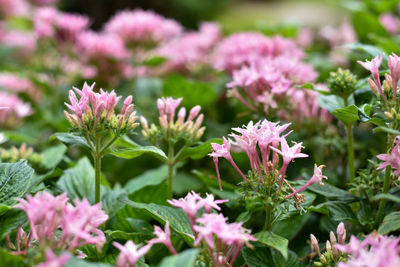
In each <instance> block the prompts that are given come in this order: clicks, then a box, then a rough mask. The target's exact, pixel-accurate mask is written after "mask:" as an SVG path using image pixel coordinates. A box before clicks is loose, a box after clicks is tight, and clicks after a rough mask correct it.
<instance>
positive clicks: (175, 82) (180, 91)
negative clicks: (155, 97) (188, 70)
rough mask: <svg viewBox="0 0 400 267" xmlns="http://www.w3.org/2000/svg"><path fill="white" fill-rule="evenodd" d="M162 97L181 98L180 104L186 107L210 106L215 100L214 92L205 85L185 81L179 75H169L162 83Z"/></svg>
mask: <svg viewBox="0 0 400 267" xmlns="http://www.w3.org/2000/svg"><path fill="white" fill-rule="evenodd" d="M163 96H172V97H174V98H179V97H183V100H182V104H183V105H184V106H186V107H193V106H195V105H200V106H201V107H203V108H205V107H207V106H210V105H211V104H212V103H214V101H215V100H216V98H217V95H216V93H215V91H214V90H213V89H212V88H211V87H210V86H209V84H207V83H201V82H198V81H192V80H190V81H189V80H187V79H186V78H185V77H183V76H181V75H177V74H174V75H170V76H169V77H168V78H167V79H166V80H165V83H164V87H163Z"/></svg>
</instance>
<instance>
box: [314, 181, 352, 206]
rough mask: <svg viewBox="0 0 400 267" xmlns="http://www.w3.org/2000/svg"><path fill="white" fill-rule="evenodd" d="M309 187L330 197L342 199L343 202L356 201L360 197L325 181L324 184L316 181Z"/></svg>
mask: <svg viewBox="0 0 400 267" xmlns="http://www.w3.org/2000/svg"><path fill="white" fill-rule="evenodd" d="M307 189H308V190H310V191H312V192H314V193H317V194H319V195H321V196H324V197H326V198H328V199H333V200H340V201H343V202H354V201H357V200H358V197H356V196H353V195H352V194H350V193H349V192H347V191H345V190H343V189H340V188H337V187H335V186H333V185H330V184H328V183H325V184H324V185H320V184H319V183H315V184H313V185H312V186H310V187H308V188H307Z"/></svg>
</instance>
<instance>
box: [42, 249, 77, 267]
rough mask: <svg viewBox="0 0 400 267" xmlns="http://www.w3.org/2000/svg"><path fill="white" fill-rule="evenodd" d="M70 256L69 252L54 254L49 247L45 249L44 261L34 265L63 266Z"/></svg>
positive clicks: (43, 266)
mask: <svg viewBox="0 0 400 267" xmlns="http://www.w3.org/2000/svg"><path fill="white" fill-rule="evenodd" d="M70 258H71V256H70V255H69V254H62V255H60V256H58V257H57V256H56V255H55V254H54V252H53V251H52V250H51V249H49V248H48V249H46V261H45V262H43V263H40V264H38V265H36V267H63V266H64V265H65V264H67V262H68V261H69V259H70Z"/></svg>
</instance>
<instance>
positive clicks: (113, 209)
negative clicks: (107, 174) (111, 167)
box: [101, 188, 128, 218]
mask: <svg viewBox="0 0 400 267" xmlns="http://www.w3.org/2000/svg"><path fill="white" fill-rule="evenodd" d="M105 190H106V191H105V193H103V194H102V195H101V207H102V209H103V210H104V211H105V212H106V213H107V214H108V216H109V217H110V218H112V217H114V216H115V215H116V213H117V212H118V211H119V210H120V209H122V208H123V207H124V206H125V205H126V204H125V202H124V200H125V199H127V198H128V194H127V193H126V191H125V190H124V189H117V188H115V189H113V190H111V189H105Z"/></svg>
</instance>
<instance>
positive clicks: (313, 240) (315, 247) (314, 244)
mask: <svg viewBox="0 0 400 267" xmlns="http://www.w3.org/2000/svg"><path fill="white" fill-rule="evenodd" d="M310 239H311V250H312V251H314V250H315V251H316V252H317V253H318V255H321V252H320V250H319V245H318V240H317V238H316V237H315V236H314V235H313V234H310Z"/></svg>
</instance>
